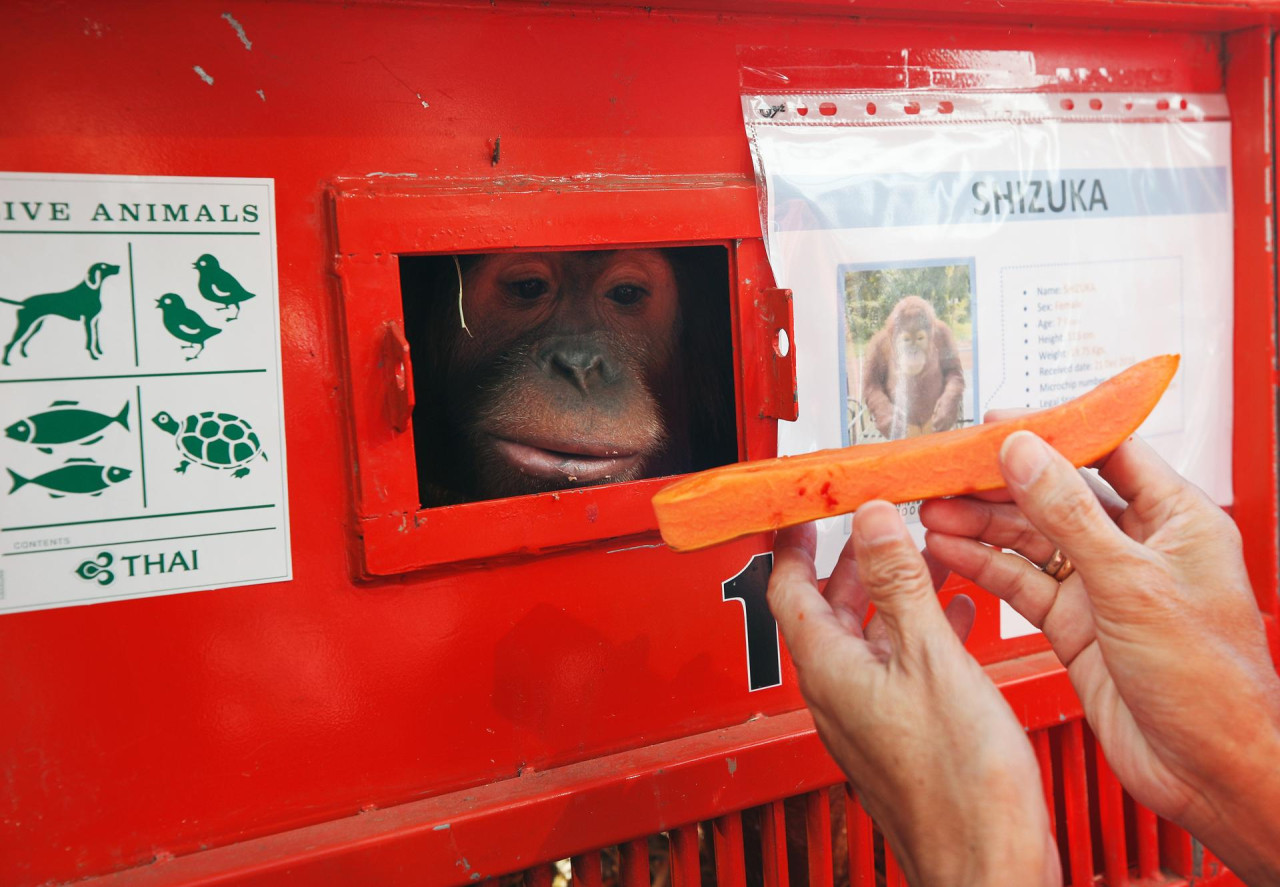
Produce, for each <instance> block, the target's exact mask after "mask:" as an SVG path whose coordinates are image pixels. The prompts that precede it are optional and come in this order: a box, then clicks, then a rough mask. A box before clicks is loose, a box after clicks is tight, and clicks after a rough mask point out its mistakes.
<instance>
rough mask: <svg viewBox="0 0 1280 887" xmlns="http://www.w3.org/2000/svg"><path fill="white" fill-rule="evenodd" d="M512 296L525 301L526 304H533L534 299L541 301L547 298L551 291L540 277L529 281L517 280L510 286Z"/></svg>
mask: <svg viewBox="0 0 1280 887" xmlns="http://www.w3.org/2000/svg"><path fill="white" fill-rule="evenodd" d="M508 286H509V287H510V289H511V293H512V295H514V296H515V297H516V298H517V299H523V300H524V301H526V302H532V301H533V300H534V299H540V298H542V297H543V296H545V295H546V294H547V292H548V290H549V289H550V288H549V287H548V286H547V282H546V281H545V280H542V279H541V278H538V277H531V278H529V279H528V280H517V281H514V282H513V283H511V284H508Z"/></svg>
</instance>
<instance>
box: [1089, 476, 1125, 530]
mask: <svg viewBox="0 0 1280 887" xmlns="http://www.w3.org/2000/svg"><path fill="white" fill-rule="evenodd" d="M1080 476H1081V477H1083V478H1084V482H1085V483H1087V484H1088V485H1089V489H1090V490H1092V491H1093V495H1095V496H1097V497H1098V503H1099V504H1100V505H1102V510H1103V511H1105V512H1106V513H1107V517H1109V518H1111V520H1113V521H1116V522H1119V520H1120V515H1122V514H1124V513H1125V510H1126V509H1127V508H1128V507H1129V503H1128V502H1126V501H1124V500H1123V499H1121V498H1120V496H1119V494H1118V493H1116V491H1115V490H1113V489H1112V488H1111V485H1110V484H1108V483H1107V482H1106V481H1105V480H1103V479H1102V478H1101V477H1099V476H1098V475H1097V474H1095V473H1094V472H1092V471H1081V472H1080Z"/></svg>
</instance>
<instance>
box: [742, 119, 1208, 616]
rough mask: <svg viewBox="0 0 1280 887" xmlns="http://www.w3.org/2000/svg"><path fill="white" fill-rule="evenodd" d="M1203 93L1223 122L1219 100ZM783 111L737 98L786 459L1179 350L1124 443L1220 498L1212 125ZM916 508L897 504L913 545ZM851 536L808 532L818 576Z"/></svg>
mask: <svg viewBox="0 0 1280 887" xmlns="http://www.w3.org/2000/svg"><path fill="white" fill-rule="evenodd" d="M1201 101H1202V104H1204V105H1206V106H1208V107H1210V108H1211V109H1216V110H1217V111H1218V112H1220V114H1221V116H1222V117H1223V118H1225V111H1226V109H1225V104H1224V103H1223V101H1222V100H1221V97H1216V96H1209V97H1201ZM793 105H794V103H793ZM786 108H787V105H786V104H785V101H780V100H777V99H775V98H772V97H771V98H770V99H768V100H767V101H761V100H759V99H756V100H753V99H751V98H749V97H748V98H745V99H744V113H745V114H746V115H747V118H748V121H749V123H748V130H749V132H750V133H751V134H752V141H753V150H754V151H755V156H756V160H757V164H758V168H757V172H758V174H759V175H760V176H761V178H762V179H763V184H764V186H765V187H766V189H767V194H766V201H765V202H766V205H767V217H766V220H765V224H766V238H767V243H768V249H769V255H770V260H771V263H772V265H773V269H774V273H775V276H776V278H777V281H778V284H779V285H780V286H784V287H788V288H790V289H792V290H793V292H794V296H795V349H796V356H797V371H798V374H799V398H800V418H799V421H797V422H795V423H780V425H779V441H778V445H779V447H778V448H779V453H780V454H783V455H788V454H797V453H807V452H811V451H813V450H818V449H824V448H830V447H839V446H848V445H857V444H860V443H866V442H871V441H877V440H886V439H893V438H900V437H906V436H912V435H914V434H925V433H930V432H933V431H942V430H946V429H948V428H953V427H963V426H965V425H969V424H972V423H975V422H980V421H982V417H983V416H984V415H985V414H986V413H987V412H988V411H990V410H996V409H1004V408H1028V407H1029V408H1032V409H1038V408H1044V407H1049V406H1053V405H1055V404H1058V403H1061V402H1062V401H1064V400H1067V399H1070V398H1072V397H1075V396H1076V395H1079V394H1081V393H1083V392H1084V391H1086V390H1088V389H1089V388H1091V387H1093V386H1094V385H1096V384H1097V383H1098V382H1100V381H1102V380H1103V379H1106V378H1108V377H1109V376H1112V375H1114V374H1115V373H1117V372H1119V371H1120V370H1122V369H1124V368H1125V367H1127V366H1129V365H1131V364H1133V363H1136V362H1138V361H1139V360H1142V359H1144V358H1147V357H1150V356H1153V355H1156V354H1163V353H1178V354H1181V355H1182V364H1181V368H1180V370H1179V373H1178V375H1177V377H1176V378H1175V379H1174V381H1173V384H1172V386H1171V387H1170V389H1169V391H1168V392H1167V393H1166V394H1165V396H1164V398H1163V400H1162V401H1161V403H1160V404H1159V406H1158V407H1157V408H1156V410H1155V411H1154V412H1153V413H1152V415H1151V416H1150V417H1149V419H1148V420H1147V422H1146V423H1145V424H1144V425H1143V427H1142V428H1141V430H1140V432H1139V433H1140V434H1141V435H1143V436H1144V437H1145V438H1146V439H1147V440H1148V441H1149V442H1150V443H1151V444H1153V445H1154V446H1155V447H1156V448H1157V449H1158V450H1159V451H1160V452H1161V454H1162V455H1163V456H1164V457H1165V458H1166V459H1168V460H1169V461H1170V462H1171V463H1172V464H1173V465H1174V466H1175V467H1176V468H1177V469H1178V470H1179V471H1180V472H1182V473H1183V474H1185V475H1187V476H1188V477H1190V478H1191V479H1192V480H1193V481H1194V482H1195V483H1197V484H1198V485H1200V486H1202V487H1203V488H1205V489H1206V490H1207V491H1208V492H1209V494H1210V495H1211V496H1212V497H1213V498H1214V499H1215V500H1216V501H1218V502H1219V503H1221V504H1224V505H1225V504H1229V503H1230V502H1231V497H1232V491H1231V452H1230V445H1231V424H1232V415H1231V397H1230V391H1231V384H1232V379H1231V349H1232V341H1231V329H1232V301H1233V296H1232V279H1233V278H1232V215H1231V204H1230V194H1231V189H1230V181H1231V174H1230V166H1229V157H1230V145H1229V140H1230V128H1229V124H1228V123H1227V122H1226V120H1225V119H1199V120H1186V119H1176V120H1175V119H1169V120H1160V121H1146V122H1129V121H1107V120H1097V121H1091V122H1078V121H1062V120H1056V119H1042V120H1034V121H1002V120H969V121H965V122H963V123H960V124H957V125H938V124H935V125H931V126H926V125H910V124H905V125H894V126H859V125H844V126H821V125H792V126H788V125H785V124H782V123H777V122H775V121H773V120H772V119H771V118H769V117H767V116H765V115H768V114H775V115H777V114H778V111H779V110H785V109H786ZM762 110H763V114H762V113H761V112H762ZM752 115H755V119H756V120H757V121H758V122H757V123H754V124H753V123H751V122H750V121H751V120H752ZM779 116H780V115H779ZM913 337H914V339H913ZM917 506H918V503H908V504H905V505H903V506H901V509H902V511H903V513H904V515H905V516H906V517H907V519H908V522H909V523H913V522H914V530H915V532H916V533H917V536H918V537H922V535H923V533H922V531H921V530H920V528H919V526H918V517H916V516H915V511H916V509H917ZM848 526H849V522H848V518H847V517H846V518H837V519H832V520H830V521H826V522H824V524H823V526H822V527H821V528H820V535H819V568H820V570H822V571H823V573H822V574H823V575H825V574H826V573H827V572H829V571H830V568H831V565H832V564H833V563H834V560H835V558H836V556H837V554H838V552H839V549H840V546H841V545H842V544H843V539H844V536H845V535H846V534H847V531H848ZM1013 622H1014V623H1016V622H1017V620H1013ZM1006 628H1007V630H1006V634H1016V633H1018V632H1019V631H1020V630H1023V628H1025V626H1018V625H1016V624H1013V623H1011V624H1010V625H1009V626H1007V627H1006Z"/></svg>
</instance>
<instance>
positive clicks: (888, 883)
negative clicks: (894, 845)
mask: <svg viewBox="0 0 1280 887" xmlns="http://www.w3.org/2000/svg"><path fill="white" fill-rule="evenodd" d="M884 883H885V887H907V876H906V875H905V874H903V872H902V866H900V865H899V864H898V859H897V857H896V856H894V855H893V851H892V850H890V849H889V842H888V841H885V842H884Z"/></svg>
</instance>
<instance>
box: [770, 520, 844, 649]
mask: <svg viewBox="0 0 1280 887" xmlns="http://www.w3.org/2000/svg"><path fill="white" fill-rule="evenodd" d="M815 549H816V531H815V530H814V528H813V527H812V525H808V526H805V527H796V528H792V529H789V530H782V531H779V533H778V535H777V537H776V539H775V541H774V548H773V572H772V574H771V575H770V576H769V588H768V592H767V596H768V601H769V609H770V610H771V611H772V612H773V617H774V619H776V620H777V622H778V628H779V630H781V632H782V636H783V637H784V638H785V639H786V642H787V648H788V649H789V650H790V651H791V658H792V660H793V661H794V662H795V663H796V665H797V667H800V668H803V667H805V665H806V664H808V663H811V662H814V661H815V660H817V659H819V658H820V657H821V651H822V650H823V648H824V647H826V646H828V645H829V644H832V643H835V642H837V640H839V639H849V638H850V631H849V629H848V628H846V626H845V625H844V624H843V623H842V622H841V621H840V619H839V618H838V617H837V616H836V615H835V613H834V612H833V611H832V609H831V605H830V604H828V603H827V601H826V599H825V598H824V597H823V596H822V594H821V592H819V591H818V581H817V575H816V571H815V569H814V564H813V556H814V551H815ZM857 646H859V647H865V644H861V643H859V644H858V645H857ZM854 655H857V654H856V653H855V654H854Z"/></svg>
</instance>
